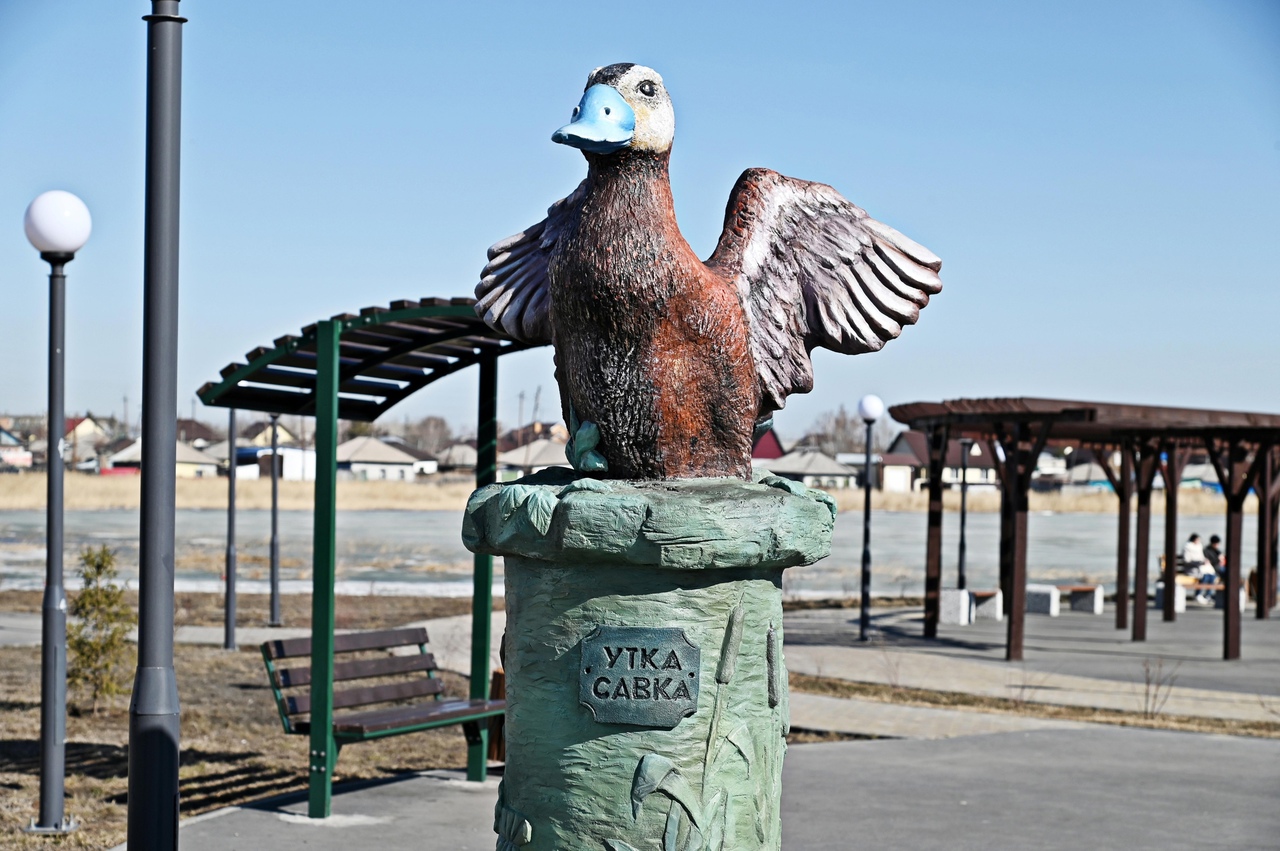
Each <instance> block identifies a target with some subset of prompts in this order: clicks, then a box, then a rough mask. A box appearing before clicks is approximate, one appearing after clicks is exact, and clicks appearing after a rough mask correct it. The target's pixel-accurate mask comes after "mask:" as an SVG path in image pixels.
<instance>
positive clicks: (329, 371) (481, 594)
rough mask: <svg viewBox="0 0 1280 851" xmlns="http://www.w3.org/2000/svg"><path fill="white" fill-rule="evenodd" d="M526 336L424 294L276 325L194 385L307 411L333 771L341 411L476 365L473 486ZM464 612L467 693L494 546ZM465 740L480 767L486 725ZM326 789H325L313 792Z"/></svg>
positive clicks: (474, 767)
mask: <svg viewBox="0 0 1280 851" xmlns="http://www.w3.org/2000/svg"><path fill="white" fill-rule="evenodd" d="M527 348H531V347H530V346H529V345H528V344H525V343H520V342H516V341H514V340H512V339H510V338H508V337H506V336H504V335H502V334H499V333H497V332H495V331H494V330H493V329H491V328H489V327H488V326H487V325H485V324H484V322H483V321H481V320H480V319H479V318H478V317H477V316H476V313H475V300H474V299H470V298H455V299H441V298H427V299H423V300H421V301H396V302H392V303H391V305H390V306H388V307H367V308H365V309H363V310H361V311H360V313H359V314H358V315H353V314H349V313H344V314H339V315H337V316H333V317H331V318H329V319H325V320H321V321H319V322H317V323H315V324H314V325H308V326H307V327H305V328H303V329H302V332H301V334H300V335H298V336H293V335H288V336H284V337H280V338H278V339H277V340H275V341H274V343H273V344H272V345H271V346H269V347H265V346H264V347H261V348H257V349H254V350H253V351H251V352H249V353H248V354H247V355H245V361H246V362H245V363H233V364H230V365H229V366H227V367H225V368H224V369H223V370H222V378H221V380H219V381H211V382H209V383H207V384H205V385H204V386H203V387H201V388H200V390H199V391H198V395H199V397H200V400H201V401H202V402H204V404H206V405H213V406H218V407H224V408H236V409H242V410H250V411H260V412H263V413H269V414H290V415H295V416H310V417H315V420H316V424H315V449H316V480H315V508H314V512H315V526H314V531H313V536H314V538H313V540H314V546H313V550H312V568H313V569H312V574H311V584H312V604H311V605H312V609H311V641H312V645H311V646H312V649H313V655H312V656H311V683H312V688H311V698H312V703H311V744H310V751H311V753H312V754H313V756H314V755H315V754H322V755H325V764H324V766H323V767H322V769H321V772H320V773H318V772H317V770H316V766H315V764H314V763H315V759H313V760H312V762H313V770H312V772H311V776H312V778H313V779H315V778H317V777H318V778H321V779H323V776H324V774H326V773H327V774H328V775H330V776H331V775H332V773H333V761H334V760H335V759H336V750H337V749H336V748H335V747H334V742H333V706H332V694H333V677H334V674H333V654H334V648H333V635H334V606H335V602H336V601H335V580H336V554H337V550H336V537H335V535H336V524H337V501H336V500H337V477H338V463H337V446H338V420H339V419H345V420H357V421H361V422H371V421H373V420H375V419H377V418H378V417H379V416H381V415H382V414H384V413H386V411H388V410H389V409H390V408H392V407H393V406H394V405H396V404H397V403H399V402H401V401H402V400H404V399H406V398H408V397H409V396H411V395H412V394H414V393H416V392H417V391H418V390H421V389H422V388H424V387H426V386H427V385H429V384H431V383H433V382H435V381H438V380H439V379H441V378H444V377H445V376H447V375H452V374H453V373H455V372H458V371H460V370H463V369H466V368H467V367H470V366H478V367H479V369H480V375H479V382H480V393H479V406H478V412H477V422H476V454H477V459H476V487H478V488H479V487H483V486H484V485H487V484H491V483H492V482H494V481H495V480H496V477H497V448H498V358H499V357H501V356H502V355H505V354H510V353H511V352H516V351H520V350H523V349H527ZM474 564H475V571H474V589H473V597H472V623H471V685H470V692H471V693H470V697H471V699H472V700H488V698H489V658H490V652H491V648H492V636H491V635H490V622H491V620H492V614H493V557H492V556H487V555H477V556H475V562H474ZM479 738H480V740H479V741H473V742H469V743H468V747H467V776H468V778H469V779H471V780H477V781H478V780H483V779H484V778H485V775H486V771H487V765H486V761H485V759H486V753H487V750H488V731H487V729H486V728H485V726H484V725H481V727H480V737H479ZM328 796H329V784H328V783H324V782H313V783H312V784H311V798H312V800H311V811H312V812H313V813H315V812H318V811H321V810H322V811H323V813H324V814H327V813H328V811H329V800H328ZM317 798H322V799H323V800H317Z"/></svg>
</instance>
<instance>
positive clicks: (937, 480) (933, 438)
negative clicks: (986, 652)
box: [924, 425, 947, 638]
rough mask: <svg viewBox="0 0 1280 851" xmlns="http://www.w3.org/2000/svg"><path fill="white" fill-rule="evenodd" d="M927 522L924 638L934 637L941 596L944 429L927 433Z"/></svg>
mask: <svg viewBox="0 0 1280 851" xmlns="http://www.w3.org/2000/svg"><path fill="white" fill-rule="evenodd" d="M928 440H929V521H928V532H927V533H926V535H925V556H924V637H925V638H937V637H938V617H939V609H940V607H941V595H942V471H943V469H944V467H945V465H946V456H947V427H946V426H944V425H935V426H932V427H930V428H929V430H928Z"/></svg>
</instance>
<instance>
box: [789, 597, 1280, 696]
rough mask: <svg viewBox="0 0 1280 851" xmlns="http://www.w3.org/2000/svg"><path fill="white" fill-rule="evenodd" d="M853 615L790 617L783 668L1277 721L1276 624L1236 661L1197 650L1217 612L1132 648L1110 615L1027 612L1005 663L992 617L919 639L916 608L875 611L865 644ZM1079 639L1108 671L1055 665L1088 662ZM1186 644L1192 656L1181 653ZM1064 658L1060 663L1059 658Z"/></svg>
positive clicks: (1262, 630)
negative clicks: (1251, 656) (1172, 641)
mask: <svg viewBox="0 0 1280 851" xmlns="http://www.w3.org/2000/svg"><path fill="white" fill-rule="evenodd" d="M856 617H857V615H856V612H850V611H848V610H843V611H834V610H828V611H816V612H800V613H794V614H790V615H788V616H787V619H786V621H785V626H784V628H785V631H786V632H785V636H786V642H787V643H786V662H787V668H788V670H791V671H795V672H798V673H804V674H810V675H813V676H825V677H834V678H837V679H846V680H853V681H857V682H870V683H883V684H887V685H900V686H908V687H913V688H925V689H936V690H940V691H956V692H964V693H968V694H975V695H982V696H986V697H1000V698H1012V699H1015V700H1024V701H1028V702H1032V703H1053V704H1062V705H1068V706H1086V707H1098V708H1104V709H1118V710H1122V711H1126V712H1142V711H1143V710H1144V705H1150V704H1151V703H1152V702H1154V703H1159V702H1160V701H1161V700H1163V701H1164V702H1163V704H1161V711H1162V712H1163V713H1165V714H1168V715H1190V716H1201V717H1212V718H1232V719H1238V720H1246V721H1277V720H1280V697H1277V696H1275V683H1276V681H1277V680H1280V666H1278V665H1277V664H1276V662H1275V661H1272V659H1271V658H1270V657H1271V656H1276V655H1280V654H1278V652H1277V651H1280V628H1277V627H1280V621H1257V622H1255V624H1256V625H1255V630H1254V631H1255V633H1256V634H1257V638H1256V640H1255V643H1256V644H1257V645H1258V646H1256V647H1250V648H1246V650H1253V652H1254V653H1255V661H1254V662H1253V663H1252V664H1242V663H1241V662H1224V661H1223V660H1222V659H1221V658H1217V659H1212V658H1208V659H1207V658H1205V654H1207V653H1212V652H1213V651H1212V650H1205V649H1204V642H1203V640H1202V639H1203V638H1204V636H1203V635H1202V633H1205V632H1207V631H1210V630H1211V629H1212V628H1213V627H1215V626H1217V627H1219V628H1220V622H1221V618H1220V613H1219V617H1217V618H1215V617H1214V616H1213V613H1212V612H1211V611H1198V612H1195V613H1188V615H1184V616H1183V620H1182V621H1180V622H1179V623H1178V624H1175V625H1173V626H1177V627H1179V628H1181V629H1182V630H1183V632H1184V635H1183V636H1182V637H1181V638H1180V639H1179V641H1180V642H1181V643H1179V644H1177V645H1175V646H1174V647H1172V648H1171V647H1169V646H1168V644H1169V642H1168V641H1167V640H1166V641H1165V642H1164V643H1163V646H1162V643H1161V642H1159V641H1149V642H1148V643H1147V644H1146V645H1145V646H1141V648H1140V649H1137V650H1135V649H1134V644H1133V643H1132V642H1130V641H1129V640H1128V638H1127V634H1123V633H1122V634H1121V635H1119V636H1117V635H1116V630H1114V628H1113V627H1112V621H1110V620H1108V619H1107V618H1106V617H1105V616H1103V617H1098V616H1091V615H1083V614H1079V613H1073V614H1072V615H1067V614H1064V615H1063V616H1062V617H1059V618H1048V617H1039V618H1032V617H1030V616H1029V617H1028V619H1027V634H1028V639H1027V644H1028V648H1027V651H1026V656H1027V661H1026V662H1023V663H1009V662H1004V661H995V659H996V658H1000V659H1003V635H1002V634H999V633H997V634H998V635H999V638H1000V641H999V642H996V641H994V637H993V636H992V633H996V632H997V630H996V629H994V628H992V627H987V626H984V624H987V623H992V624H994V627H995V628H998V629H1003V627H1004V625H1003V624H997V623H994V622H980V623H979V624H978V625H976V626H975V627H965V628H961V627H953V628H951V630H950V631H946V630H944V631H943V635H942V640H940V641H935V642H925V641H924V640H923V639H920V638H918V635H919V630H920V625H919V617H920V616H919V612H918V611H914V610H912V611H908V610H889V611H882V612H877V615H876V626H877V630H876V634H875V637H874V640H873V641H871V642H867V643H865V644H864V643H861V642H859V641H858V640H857V626H856V622H855V621H856ZM1165 626H1169V625H1165ZM963 630H969V631H968V632H964V631H963ZM984 639H989V640H984ZM1086 641H1090V642H1092V644H1090V645H1089V649H1090V650H1092V652H1093V655H1091V656H1089V657H1087V658H1086V659H1085V660H1083V661H1084V662H1094V663H1096V665H1097V667H1098V668H1099V669H1101V672H1105V673H1106V674H1108V675H1109V676H1105V677H1104V676H1093V677H1086V676H1079V675H1076V674H1069V673H1059V672H1058V671H1057V670H1055V668H1056V667H1059V666H1061V667H1068V668H1072V669H1075V670H1080V669H1087V666H1086V665H1084V664H1081V663H1082V660H1081V659H1080V658H1078V657H1080V656H1081V654H1082V653H1083V652H1084V651H1082V650H1079V649H1075V648H1074V647H1072V646H1071V645H1079V644H1081V643H1084V642H1086ZM991 645H995V650H993V649H992V647H991ZM1064 645H1065V646H1066V647H1065V649H1064V647H1063V646H1064ZM1188 645H1190V647H1191V648H1195V649H1196V650H1197V651H1198V655H1188V654H1189V648H1188ZM1219 652H1220V651H1219ZM997 653H998V656H997ZM1120 654H1134V655H1124V656H1120ZM1108 655H1109V656H1110V658H1109V659H1105V660H1103V659H1100V658H1099V657H1106V656H1108ZM1064 656H1065V657H1068V658H1067V660H1063V659H1062V657H1064ZM1117 657H1120V659H1122V660H1123V661H1119V660H1118V658H1117ZM1258 657H1261V658H1258ZM1068 662H1070V664H1069V665H1068ZM1144 662H1146V663H1148V665H1149V670H1150V672H1151V676H1152V677H1153V683H1154V682H1155V681H1162V682H1163V683H1164V685H1163V686H1161V687H1158V688H1157V687H1156V686H1155V685H1154V684H1153V685H1152V686H1151V687H1150V688H1149V687H1148V686H1147V684H1146V676H1147V670H1144V667H1143V663H1144ZM1193 666H1199V667H1202V668H1203V667H1209V666H1216V668H1217V671H1216V672H1214V671H1210V672H1209V673H1207V674H1206V673H1203V672H1201V673H1199V674H1198V677H1195V678H1192V679H1193V681H1197V680H1198V681H1199V682H1208V683H1213V684H1214V685H1215V686H1217V687H1216V688H1191V687H1186V686H1184V685H1182V684H1181V683H1183V682H1184V680H1183V675H1184V671H1185V670H1186V669H1187V668H1188V667H1193Z"/></svg>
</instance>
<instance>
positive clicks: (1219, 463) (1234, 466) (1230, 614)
mask: <svg viewBox="0 0 1280 851" xmlns="http://www.w3.org/2000/svg"><path fill="white" fill-rule="evenodd" d="M1205 447H1206V448H1207V449H1208V450H1209V459H1210V460H1211V461H1213V467H1214V469H1215V470H1216V471H1217V473H1218V481H1219V482H1220V483H1221V484H1222V492H1223V494H1224V495H1225V496H1226V498H1227V549H1226V552H1225V553H1224V557H1225V560H1226V576H1225V577H1224V581H1223V585H1224V586H1225V587H1226V590H1225V591H1224V592H1223V593H1224V595H1225V596H1226V599H1225V600H1223V609H1222V612H1223V618H1222V658H1223V659H1239V658H1240V558H1241V550H1242V544H1243V541H1242V538H1243V527H1244V500H1245V497H1247V496H1248V495H1249V489H1250V488H1252V487H1253V485H1254V483H1255V482H1256V481H1257V480H1258V478H1259V476H1258V473H1259V471H1260V470H1261V468H1262V466H1263V465H1264V464H1265V463H1266V461H1267V458H1268V456H1269V455H1270V454H1271V446H1270V445H1269V444H1266V443H1259V444H1255V445H1253V446H1252V449H1253V453H1252V459H1251V458H1250V448H1251V446H1250V444H1249V443H1247V442H1246V441H1244V440H1241V439H1239V438H1236V437H1231V438H1215V437H1206V438H1205Z"/></svg>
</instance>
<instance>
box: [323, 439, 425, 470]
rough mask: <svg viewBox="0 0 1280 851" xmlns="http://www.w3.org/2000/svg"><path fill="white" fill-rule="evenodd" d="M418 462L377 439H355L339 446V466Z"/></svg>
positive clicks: (407, 454)
mask: <svg viewBox="0 0 1280 851" xmlns="http://www.w3.org/2000/svg"><path fill="white" fill-rule="evenodd" d="M417 460H418V459H417V458H414V457H413V456H412V455H410V454H409V453H407V452H404V451H403V450H401V449H399V448H398V447H395V446H392V445H390V444H389V443H383V442H382V441H381V440H378V438H376V437H353V438H351V439H350V440H348V441H347V442H346V443H339V444H338V463H339V464H352V463H354V464H412V463H413V462H414V461H417Z"/></svg>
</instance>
